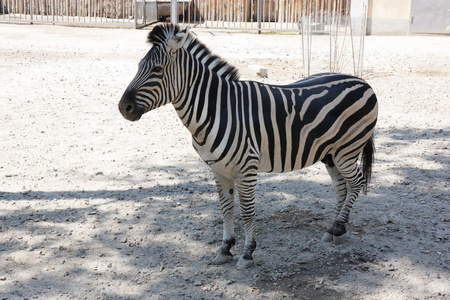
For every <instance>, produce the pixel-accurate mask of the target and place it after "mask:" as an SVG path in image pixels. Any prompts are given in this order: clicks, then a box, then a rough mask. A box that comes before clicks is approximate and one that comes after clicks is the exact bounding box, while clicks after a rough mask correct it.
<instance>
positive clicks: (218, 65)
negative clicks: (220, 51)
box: [148, 23, 239, 81]
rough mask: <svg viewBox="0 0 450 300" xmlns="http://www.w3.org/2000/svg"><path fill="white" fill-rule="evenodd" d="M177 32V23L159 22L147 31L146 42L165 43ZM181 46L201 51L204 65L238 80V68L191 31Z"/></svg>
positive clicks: (178, 29) (178, 28) (178, 30)
mask: <svg viewBox="0 0 450 300" xmlns="http://www.w3.org/2000/svg"><path fill="white" fill-rule="evenodd" d="M179 32H180V27H179V26H178V25H173V24H171V23H166V24H161V25H158V26H156V27H155V28H153V30H152V31H151V32H150V33H149V35H148V42H149V43H151V44H153V45H167V42H168V41H169V39H171V38H172V37H173V36H175V35H176V34H177V33H179ZM183 47H184V48H185V49H186V50H188V51H190V50H192V51H193V52H194V51H195V52H196V53H200V52H201V61H204V62H205V63H204V64H205V65H209V66H211V67H210V69H212V70H214V71H216V72H217V73H218V74H220V76H222V77H224V78H228V79H229V80H234V81H237V80H239V72H238V70H237V69H236V68H235V67H234V66H232V65H230V64H229V63H227V62H226V61H225V60H224V59H222V58H221V57H219V56H217V55H215V54H213V53H212V52H211V50H209V49H208V47H206V46H205V45H204V44H203V43H202V42H200V41H199V40H197V39H196V38H195V37H194V36H193V35H192V33H190V32H188V37H187V39H186V42H185V44H184V46H183ZM200 50H202V51H200ZM205 58H206V59H205Z"/></svg>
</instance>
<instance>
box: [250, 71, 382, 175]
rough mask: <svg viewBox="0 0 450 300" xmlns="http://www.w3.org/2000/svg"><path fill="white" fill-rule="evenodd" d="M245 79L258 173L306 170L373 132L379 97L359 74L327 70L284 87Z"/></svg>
mask: <svg viewBox="0 0 450 300" xmlns="http://www.w3.org/2000/svg"><path fill="white" fill-rule="evenodd" d="M242 84H243V85H244V86H246V89H249V90H250V93H245V92H244V93H242V95H246V94H247V95H249V97H251V99H249V101H248V103H250V105H249V106H251V108H250V109H249V111H248V113H249V115H251V117H250V118H251V120H252V124H251V125H250V126H252V127H253V128H255V129H254V136H253V139H254V140H255V143H256V144H257V145H258V147H259V166H258V171H259V172H286V171H292V170H296V169H301V168H304V167H307V166H310V165H312V164H314V163H316V162H317V161H320V160H322V159H323V158H324V157H325V156H326V155H328V154H331V155H332V156H336V155H338V154H345V153H342V149H340V148H342V147H344V148H345V147H346V144H348V143H351V142H352V140H355V141H360V143H361V141H362V142H363V143H365V142H366V141H367V140H368V139H369V138H370V136H371V135H372V132H373V128H374V126H375V123H376V118H377V114H378V108H377V99H376V96H375V94H374V92H373V90H372V89H371V87H370V86H369V85H368V84H367V83H366V82H365V81H364V80H362V79H360V78H356V77H352V76H349V75H343V74H333V73H327V74H318V75H314V76H312V77H308V78H305V79H303V80H300V81H297V82H295V83H292V84H290V85H284V86H274V85H267V84H262V83H258V82H244V83H242ZM258 129H259V130H258ZM355 146H359V145H355ZM362 146H364V144H363V145H361V147H362ZM347 147H348V146H347Z"/></svg>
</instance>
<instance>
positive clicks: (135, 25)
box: [133, 0, 138, 29]
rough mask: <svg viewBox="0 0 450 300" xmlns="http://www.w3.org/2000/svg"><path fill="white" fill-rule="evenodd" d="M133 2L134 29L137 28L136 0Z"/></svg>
mask: <svg viewBox="0 0 450 300" xmlns="http://www.w3.org/2000/svg"><path fill="white" fill-rule="evenodd" d="M133 2H134V14H133V15H134V28H136V29H137V28H138V15H137V0H133Z"/></svg>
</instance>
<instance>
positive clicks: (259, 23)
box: [256, 0, 262, 34]
mask: <svg viewBox="0 0 450 300" xmlns="http://www.w3.org/2000/svg"><path fill="white" fill-rule="evenodd" d="M261 1H262V0H258V7H257V13H256V22H257V23H258V34H261V9H262V7H261Z"/></svg>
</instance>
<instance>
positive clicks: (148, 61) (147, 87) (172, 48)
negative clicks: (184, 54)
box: [119, 24, 192, 121]
mask: <svg viewBox="0 0 450 300" xmlns="http://www.w3.org/2000/svg"><path fill="white" fill-rule="evenodd" d="M188 31H189V27H188V28H186V29H185V30H183V31H180V28H179V27H178V26H173V25H171V24H164V25H158V26H156V27H155V28H154V29H153V30H152V31H151V32H150V34H149V35H148V42H150V43H151V44H152V45H153V46H152V48H151V49H150V51H149V52H148V53H147V55H145V57H144V58H143V59H142V60H141V61H140V63H139V69H138V72H137V74H136V77H135V78H134V79H133V81H132V82H131V83H130V84H129V86H128V88H127V89H126V91H125V93H124V94H123V96H122V98H121V99H120V102H119V110H120V112H121V113H122V115H123V117H124V118H125V119H127V120H130V121H137V120H139V119H140V118H141V116H142V115H143V114H144V113H146V112H148V111H150V110H152V109H155V108H157V107H160V106H162V105H165V104H167V103H169V102H171V101H173V100H174V98H175V97H176V96H177V94H178V91H176V84H174V80H173V79H174V77H176V73H175V72H176V57H177V52H178V51H179V50H180V49H181V48H182V47H183V45H184V44H185V43H187V42H186V41H187V40H190V39H192V38H191V37H190V34H189V33H188Z"/></svg>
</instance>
